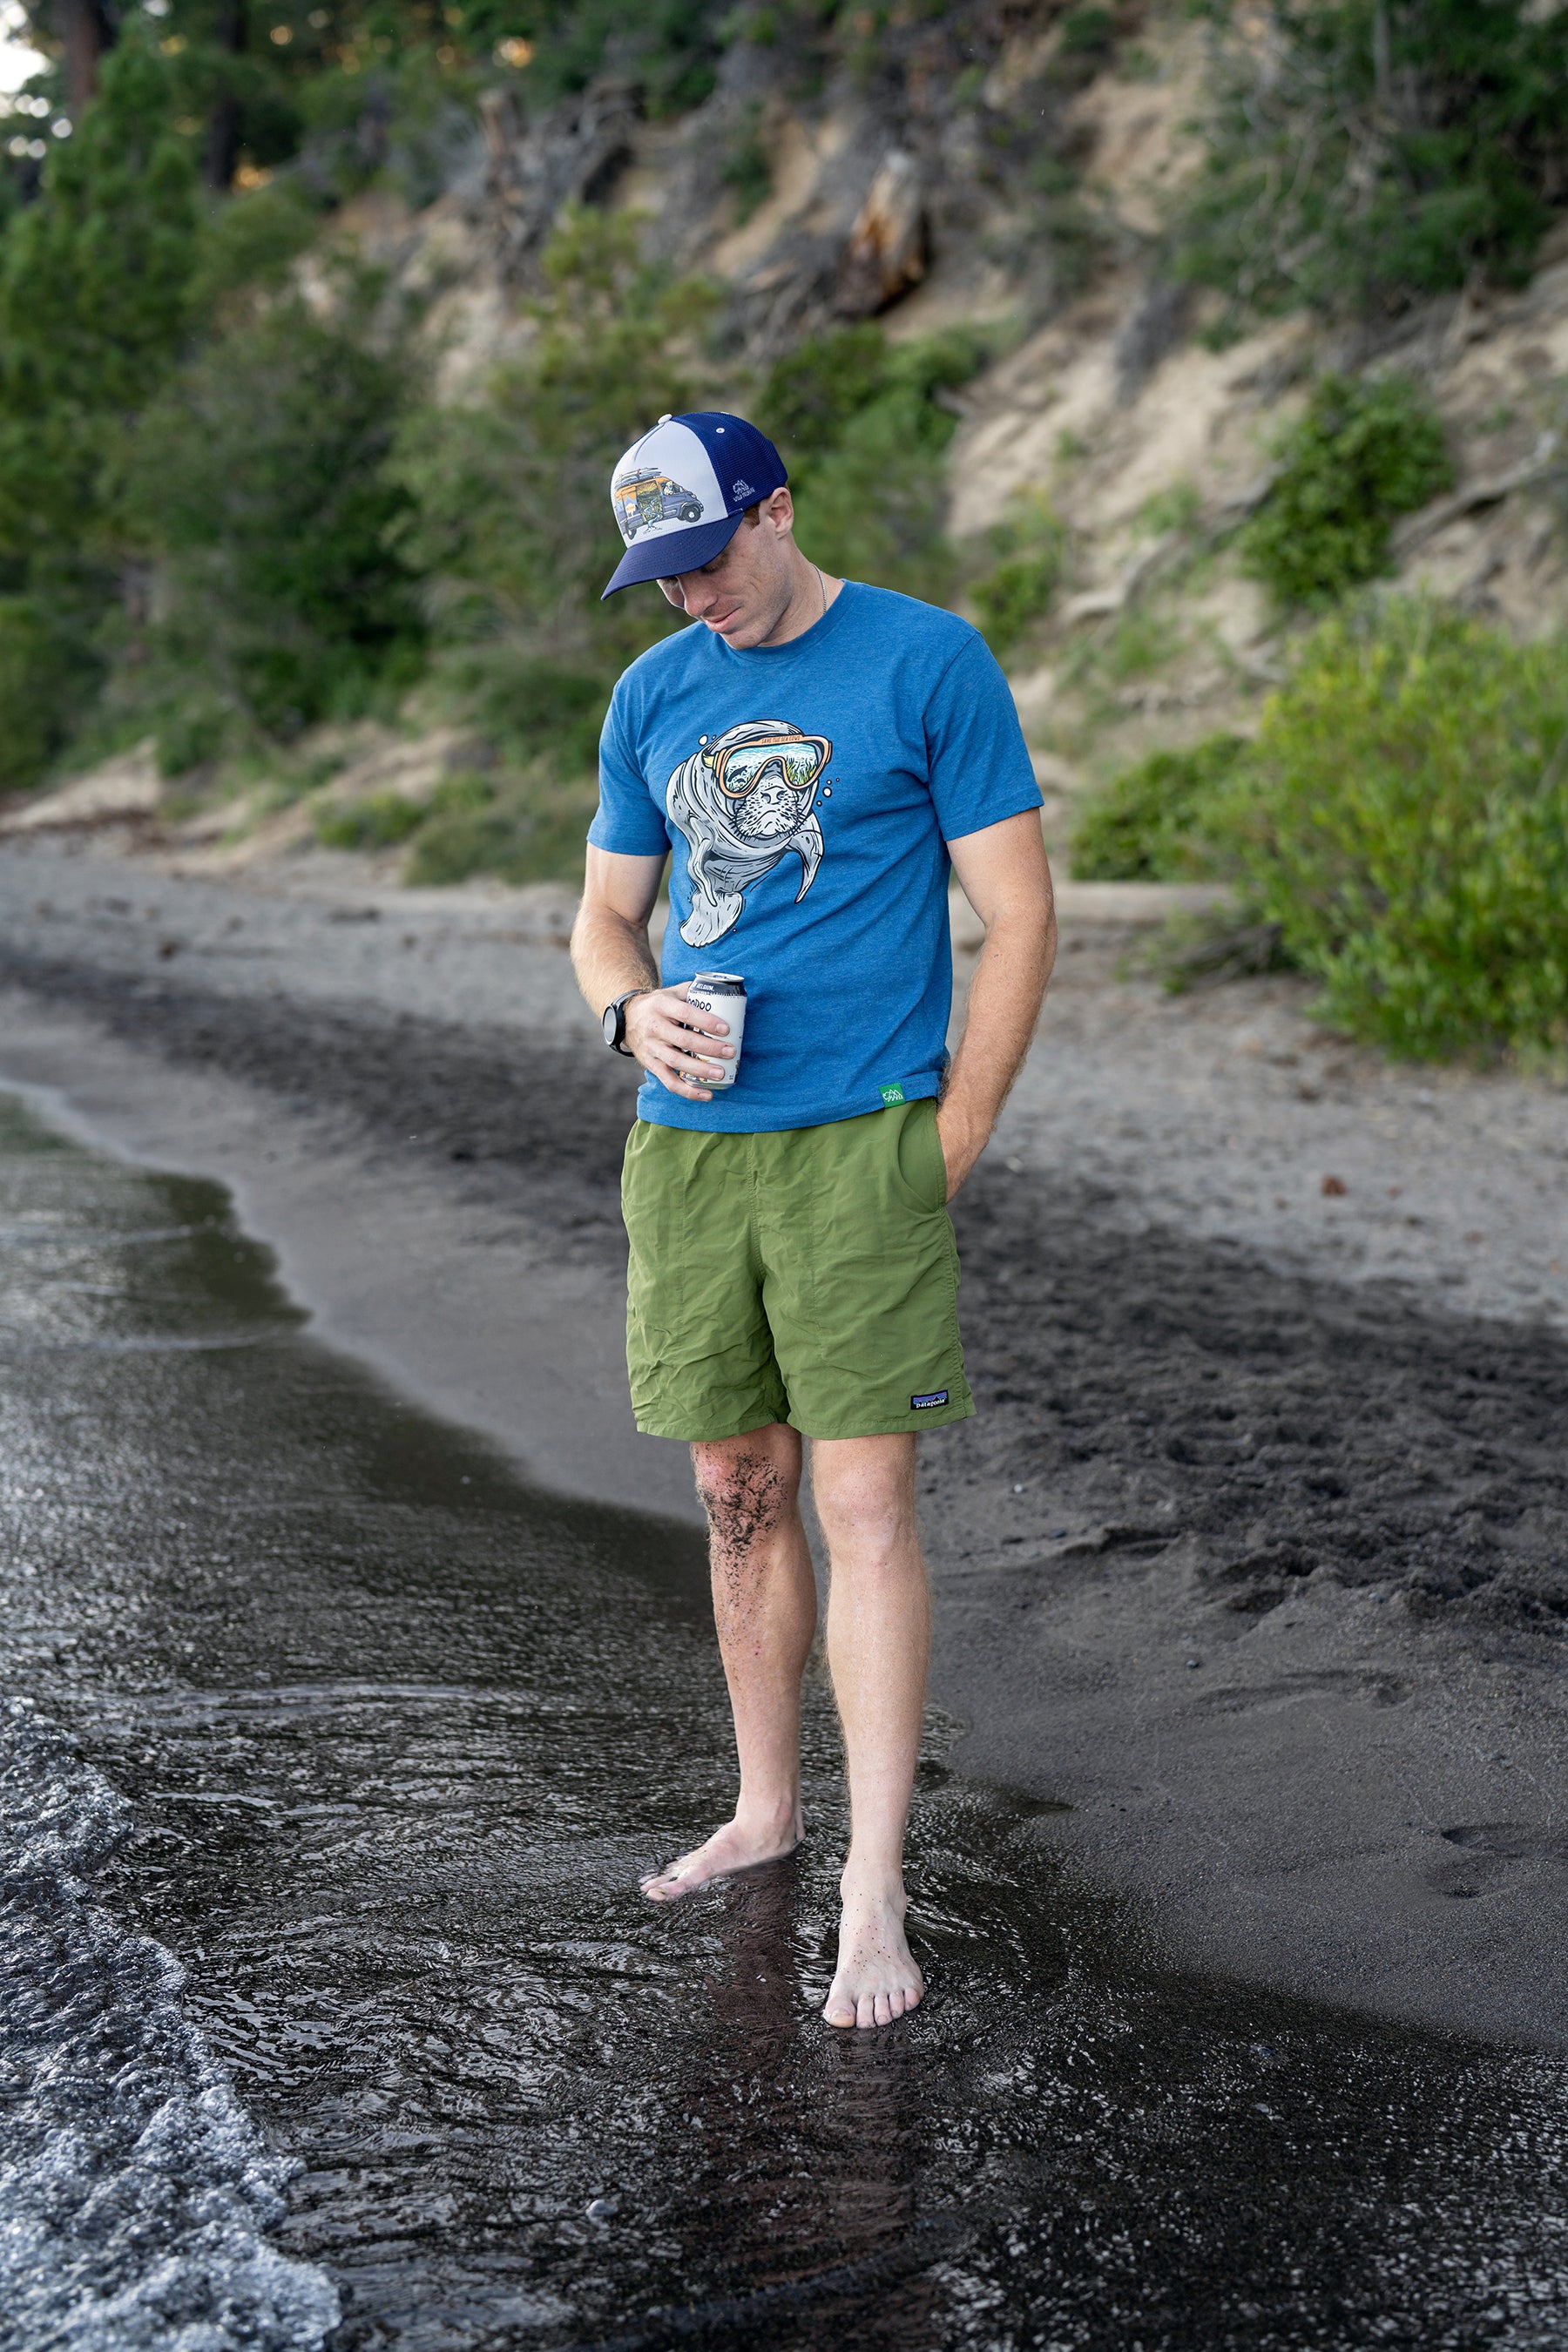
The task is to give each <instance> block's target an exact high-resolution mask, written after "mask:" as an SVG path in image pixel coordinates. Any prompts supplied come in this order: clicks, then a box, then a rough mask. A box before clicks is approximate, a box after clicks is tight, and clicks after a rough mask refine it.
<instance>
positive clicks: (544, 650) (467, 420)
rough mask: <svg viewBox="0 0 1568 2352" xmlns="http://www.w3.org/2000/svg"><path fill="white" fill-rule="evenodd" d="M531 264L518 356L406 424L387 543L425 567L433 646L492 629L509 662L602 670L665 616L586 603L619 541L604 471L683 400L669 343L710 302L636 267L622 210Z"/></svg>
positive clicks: (487, 636) (575, 220)
mask: <svg viewBox="0 0 1568 2352" xmlns="http://www.w3.org/2000/svg"><path fill="white" fill-rule="evenodd" d="M544 268H545V272H546V278H547V282H548V288H549V291H548V293H547V295H546V297H545V299H543V300H542V302H540V303H538V304H537V305H536V306H535V316H536V319H537V322H538V327H539V334H538V339H537V341H536V342H535V344H534V346H533V348H532V350H531V352H530V353H529V355H528V357H527V358H526V359H524V360H522V361H521V362H518V363H517V364H515V365H513V366H510V367H508V368H504V369H502V370H500V372H499V373H498V374H497V375H496V376H495V377H494V378H493V379H492V381H491V383H490V385H489V393H488V397H486V398H485V399H483V400H476V401H473V402H470V403H453V404H445V405H442V406H439V407H437V406H429V407H426V408H422V409H419V410H417V411H416V412H415V413H413V414H412V415H410V416H409V418H408V420H407V422H406V424H405V426H404V428H403V430H402V433H401V435H400V436H399V443H398V449H397V454H396V457H395V476H396V478H397V480H398V481H399V483H400V484H401V485H402V487H403V488H404V489H405V492H406V494H407V496H408V498H409V499H410V501H411V506H410V512H409V516H408V519H407V522H406V524H405V527H404V530H403V532H402V535H401V538H400V541H399V545H400V547H401V549H402V551H403V553H404V556H405V560H406V561H407V562H409V564H410V565H411V566H412V567H413V568H414V569H415V570H416V571H417V572H420V573H422V574H424V575H426V577H427V578H428V579H429V580H430V583H431V586H430V590H429V604H430V610H431V612H432V614H433V616H434V619H435V625H436V629H437V636H438V638H439V639H440V640H441V641H443V642H445V643H448V644H453V643H456V644H462V643H468V644H470V645H471V644H482V643H484V642H485V641H486V640H493V639H495V638H497V637H503V638H505V639H507V640H508V641H509V642H510V645H511V646H512V649H513V651H514V654H515V655H516V656H517V657H519V658H528V659H548V660H550V661H552V663H555V664H558V665H559V664H564V666H566V667H578V668H579V669H582V670H584V671H589V670H592V671H598V672H601V673H606V672H607V673H608V674H609V676H610V677H613V676H614V672H615V671H616V669H618V668H619V667H620V666H621V663H622V662H623V661H624V660H625V659H626V657H627V656H629V655H630V654H632V653H637V652H639V651H641V649H642V647H643V646H645V645H647V644H648V643H649V642H650V641H651V639H652V638H653V637H655V636H656V635H658V634H660V632H661V631H662V630H663V629H664V628H666V627H668V626H669V625H671V624H670V622H669V620H668V607H667V606H665V605H664V604H663V602H662V600H661V599H660V598H659V596H658V592H657V591H654V590H649V591H648V592H647V593H646V594H643V595H637V594H635V593H633V594H629V595H625V596H617V597H614V598H612V599H611V601H610V602H609V604H603V605H602V604H600V602H599V594H600V591H601V590H602V588H603V587H604V584H605V581H606V580H607V579H608V578H609V576H610V573H611V572H613V571H614V570H615V567H616V561H617V559H618V556H619V554H620V551H621V545H620V538H619V534H618V533H617V531H616V525H615V520H614V518H613V516H612V514H611V511H610V501H609V495H608V492H609V478H610V468H611V467H612V466H613V465H614V464H615V461H616V458H617V457H619V456H620V454H621V452H622V450H623V449H624V448H625V447H626V445H627V443H628V442H630V441H631V440H633V439H634V438H635V436H637V434H638V433H639V432H642V431H643V430H645V429H646V427H647V424H648V421H649V419H650V418H651V417H654V416H658V415H661V414H662V413H663V412H664V411H666V410H670V411H678V410H679V409H682V408H687V407H689V406H690V405H691V399H690V386H689V376H688V373H687V364H688V363H687V362H686V360H685V356H684V355H685V354H686V353H687V352H689V348H690V343H691V339H692V337H693V336H694V334H695V333H696V332H697V331H698V330H699V329H700V327H702V326H703V325H704V324H705V323H706V321H707V320H708V318H709V317H710V313H711V310H712V297H711V295H710V293H709V292H708V291H707V290H706V289H704V288H703V287H701V286H699V285H695V284H693V283H692V282H691V281H690V280H676V279H672V278H670V277H669V276H668V273H666V272H664V271H661V270H659V269H657V268H653V267H651V266H649V265H647V264H646V263H645V262H644V261H643V260H642V259H641V256H640V248H639V242H638V225H637V222H636V220H634V219H632V218H631V217H629V216H628V215H626V214H617V213H598V212H588V211H584V210H579V211H575V212H574V213H572V214H570V215H568V217H567V219H566V221H565V223H564V225H563V227H562V228H561V229H560V230H558V231H557V233H556V235H555V236H554V237H553V238H552V240H551V243H550V245H549V246H548V247H547V248H546V250H545V254H544Z"/></svg>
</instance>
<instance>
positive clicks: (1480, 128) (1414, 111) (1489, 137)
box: [1178, 0, 1568, 329]
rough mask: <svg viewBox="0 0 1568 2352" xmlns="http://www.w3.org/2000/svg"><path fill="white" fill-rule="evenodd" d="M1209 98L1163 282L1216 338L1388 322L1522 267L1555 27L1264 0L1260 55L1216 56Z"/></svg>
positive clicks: (1565, 73) (1556, 90)
mask: <svg viewBox="0 0 1568 2352" xmlns="http://www.w3.org/2000/svg"><path fill="white" fill-rule="evenodd" d="M1216 13H1218V12H1216ZM1224 13H1225V16H1226V19H1227V20H1228V12H1224ZM1211 80H1212V84H1213V88H1214V91H1215V96H1214V100H1213V105H1212V109H1211V116H1210V121H1209V124H1208V152H1207V157H1206V163H1205V169H1204V171H1203V173H1202V174H1201V176H1200V178H1199V180H1198V182H1197V184H1196V187H1195V191H1194V194H1193V196H1192V198H1191V200H1190V202H1189V205H1188V207H1187V211H1186V215H1185V218H1184V222H1183V224H1182V226H1181V230H1180V234H1179V240H1178V251H1179V265H1178V266H1179V268H1181V270H1182V272H1183V273H1184V275H1185V276H1187V277H1188V278H1192V279H1195V280H1196V281H1197V282H1198V283H1200V284H1203V285H1208V286H1213V287H1215V288H1217V289H1219V290H1220V291H1221V292H1222V293H1223V294H1224V295H1225V297H1226V324H1227V326H1228V327H1230V328H1233V329H1234V328H1235V327H1236V326H1238V325H1239V324H1240V323H1241V322H1242V320H1245V318H1246V317H1247V315H1248V314H1250V313H1258V312H1268V311H1272V310H1282V309H1286V308H1289V307H1290V306H1291V305H1293V304H1295V303H1299V302H1305V303H1308V304H1310V305H1311V306H1312V307H1314V308H1316V309H1318V310H1324V311H1330V312H1343V311H1356V310H1359V311H1384V312H1386V311H1390V310H1399V309H1401V308H1402V307H1404V306H1405V304H1406V303H1408V302H1410V301H1412V300H1415V299H1419V298H1420V297H1422V296H1424V295H1429V294H1434V293H1438V292H1440V291H1442V289H1444V288H1446V287H1454V286H1460V285H1462V284H1464V282H1465V280H1466V279H1467V278H1468V277H1469V276H1470V275H1471V274H1472V273H1473V272H1476V271H1478V270H1487V271H1490V272H1491V273H1493V274H1495V275H1497V276H1500V277H1502V278H1514V277H1517V276H1518V275H1519V274H1520V273H1521V271H1522V270H1524V269H1526V268H1528V266H1529V262H1530V258H1531V255H1532V253H1533V251H1534V248H1535V246H1536V244H1537V242H1538V240H1539V238H1540V236H1541V234H1542V230H1543V229H1544V227H1545V226H1546V223H1547V220H1548V217H1549V207H1550V205H1551V204H1552V202H1553V201H1555V200H1557V199H1558V198H1559V196H1560V194H1561V191H1562V188H1563V179H1564V173H1565V169H1568V115H1565V114H1564V111H1563V102H1562V93H1563V87H1564V83H1565V81H1568V16H1565V15H1564V14H1563V12H1562V11H1561V10H1558V9H1548V8H1542V7H1538V6H1534V5H1531V0H1279V5H1276V6H1274V7H1273V8H1271V9H1270V11H1269V13H1268V31H1267V35H1266V36H1265V37H1262V38H1258V37H1254V35H1253V34H1252V33H1251V32H1250V31H1249V30H1237V31H1236V32H1234V33H1232V32H1229V31H1227V32H1226V34H1225V35H1223V36H1222V37H1221V38H1220V41H1219V46H1218V49H1217V53H1216V57H1215V67H1214V71H1213V74H1212V77H1211Z"/></svg>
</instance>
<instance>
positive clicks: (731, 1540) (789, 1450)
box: [642, 1422, 816, 1903]
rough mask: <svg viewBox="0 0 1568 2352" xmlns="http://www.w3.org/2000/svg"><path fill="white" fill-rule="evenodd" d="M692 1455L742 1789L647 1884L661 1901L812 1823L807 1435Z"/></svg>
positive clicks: (765, 1434) (755, 1438)
mask: <svg viewBox="0 0 1568 2352" xmlns="http://www.w3.org/2000/svg"><path fill="white" fill-rule="evenodd" d="M691 1458H692V1465H693V1467H694V1469H695V1470H696V1473H697V1491H698V1493H699V1494H700V1496H701V1497H702V1504H703V1507H704V1509H705V1510H706V1511H707V1514H708V1528H709V1547H710V1560H711V1566H712V1579H713V1618H714V1622H715V1624H716V1625H717V1627H718V1631H719V1648H720V1652H721V1655H722V1657H723V1661H724V1675H725V1679H726V1681H727V1682H728V1684H729V1686H730V1706H731V1712H732V1713H733V1716H734V1718H735V1748H736V1752H737V1755H738V1757H739V1759H740V1767H741V1790H740V1795H739V1798H738V1799H737V1801H736V1806H735V1813H734V1818H733V1820H731V1821H729V1822H725V1823H724V1825H723V1827H722V1828H721V1829H718V1830H715V1832H714V1833H713V1835H712V1836H711V1837H710V1838H708V1839H706V1840H705V1841H704V1843H702V1844H701V1845H700V1846H697V1847H695V1848H694V1849H693V1851H692V1852H691V1853H683V1854H682V1855H681V1856H680V1857H679V1860H678V1861H676V1862H672V1863H671V1864H670V1865H669V1867H668V1869H667V1870H661V1871H657V1872H655V1873H654V1874H652V1875H651V1876H649V1877H647V1878H645V1879H644V1880H643V1882H642V1888H643V1893H644V1894H645V1895H647V1897H648V1899H649V1900H650V1902H654V1903H668V1902H672V1901H674V1900H675V1899H676V1898H677V1897H679V1896H680V1895H690V1894H692V1893H694V1892H695V1891H696V1889H697V1888H698V1887H700V1886H706V1885H710V1883H711V1882H712V1881H713V1880H714V1879H715V1878H723V1877H726V1876H727V1875H728V1874H730V1873H731V1871H736V1870H748V1869H752V1868H753V1867H754V1866H755V1865H756V1864H758V1863H763V1862H772V1861H774V1860H776V1859H777V1857H778V1856H780V1855H781V1854H786V1853H791V1852H792V1851H793V1850H794V1848H795V1846H797V1845H798V1844H799V1843H800V1840H801V1836H802V1833H803V1830H804V1826H805V1824H804V1822H803V1819H802V1814H801V1805H800V1686H801V1677H802V1675H804V1674H805V1662H806V1659H807V1657H808V1656H809V1655H810V1653H811V1644H812V1642H813V1640H814V1639H815V1637H816V1578H815V1577H814V1575H813V1573H812V1566H811V1549H810V1547H809V1545H808V1544H807V1542H806V1539H805V1528H803V1527H802V1525H801V1521H800V1505H799V1495H800V1474H801V1444H800V1438H799V1435H798V1433H796V1432H795V1430H793V1429H790V1428H787V1427H786V1426H785V1425H784V1423H782V1422H774V1423H770V1424H769V1425H768V1426H767V1427H766V1428H764V1429H753V1430H751V1431H749V1432H748V1433H746V1435H745V1436H743V1437H726V1438H720V1439H716V1440H714V1441H712V1442H710V1443H707V1444H698V1445H694V1446H693V1447H692V1449H691Z"/></svg>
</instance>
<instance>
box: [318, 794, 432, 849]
mask: <svg viewBox="0 0 1568 2352" xmlns="http://www.w3.org/2000/svg"><path fill="white" fill-rule="evenodd" d="M427 814H428V811H427V809H426V806H425V804H424V803H422V802H419V801H414V800H410V799H409V797H408V795H407V793H366V795H365V797H364V799H363V800H361V801H347V802H345V803H343V804H342V807H340V808H323V809H318V810H317V812H316V814H315V817H314V819H313V824H314V828H315V835H316V839H317V840H318V841H319V842H321V844H322V845H323V846H324V847H326V848H328V849H391V848H393V847H395V845H396V844H397V843H398V842H400V841H406V840H407V838H408V836H409V835H410V834H411V833H417V831H418V830H419V827H420V826H421V825H422V824H424V823H425V820H426V815H427Z"/></svg>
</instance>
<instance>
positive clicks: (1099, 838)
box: [1068, 734, 1247, 882]
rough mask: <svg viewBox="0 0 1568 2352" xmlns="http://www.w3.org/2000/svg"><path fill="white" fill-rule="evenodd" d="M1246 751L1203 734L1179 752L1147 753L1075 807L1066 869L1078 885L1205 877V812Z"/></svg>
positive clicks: (1239, 741) (1238, 742)
mask: <svg viewBox="0 0 1568 2352" xmlns="http://www.w3.org/2000/svg"><path fill="white" fill-rule="evenodd" d="M1246 749H1247V743H1246V740H1245V738H1244V737H1242V736H1240V735H1224V734H1222V735H1209V736H1206V737H1205V740H1203V741H1202V742H1201V743H1194V744H1193V745H1192V746H1191V747H1190V748H1189V749H1188V750H1186V751H1152V752H1151V753H1150V754H1149V756H1148V758H1147V759H1144V760H1139V761H1135V762H1134V763H1133V765H1132V766H1131V767H1130V768H1124V769H1123V770H1122V771H1121V774H1120V775H1119V776H1117V777H1116V778H1115V779H1114V781H1113V782H1110V783H1109V784H1107V785H1105V786H1104V787H1103V788H1102V789H1101V790H1100V791H1099V792H1096V793H1087V794H1086V795H1085V796H1084V798H1083V800H1082V801H1081V802H1080V803H1079V814H1078V819H1077V822H1076V824H1075V825H1074V827H1073V833H1072V841H1071V845H1070V846H1069V849H1068V865H1069V867H1070V870H1071V873H1072V876H1073V879H1074V880H1075V881H1079V882H1180V881H1190V880H1191V879H1192V878H1193V877H1194V875H1195V874H1200V873H1202V872H1203V871H1205V867H1206V866H1207V863H1208V856H1207V853H1206V851H1205V847H1204V845H1203V841H1202V818H1203V811H1204V808H1205V803H1207V801H1208V799H1209V797H1210V795H1211V794H1212V793H1213V792H1214V791H1215V786H1216V785H1218V784H1221V783H1223V782H1225V780H1226V778H1227V777H1229V776H1230V775H1231V774H1232V773H1233V772H1235V769H1236V767H1237V761H1239V760H1240V758H1241V755H1242V753H1243V752H1244V751H1246Z"/></svg>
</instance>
